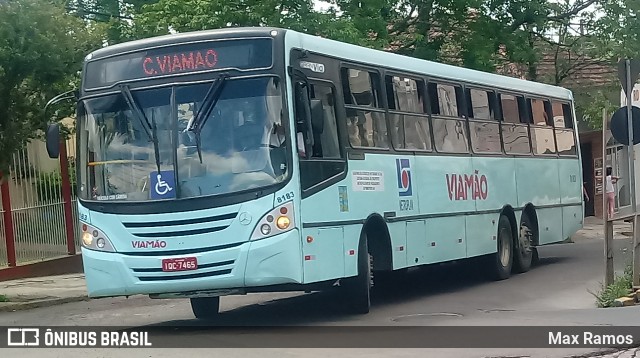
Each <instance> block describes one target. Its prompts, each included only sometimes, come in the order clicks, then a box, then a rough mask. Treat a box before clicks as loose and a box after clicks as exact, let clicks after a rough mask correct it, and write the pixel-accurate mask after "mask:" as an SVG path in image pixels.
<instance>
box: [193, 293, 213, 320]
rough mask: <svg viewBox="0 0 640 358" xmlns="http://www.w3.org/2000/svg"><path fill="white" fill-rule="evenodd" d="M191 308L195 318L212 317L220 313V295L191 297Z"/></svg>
mask: <svg viewBox="0 0 640 358" xmlns="http://www.w3.org/2000/svg"><path fill="white" fill-rule="evenodd" d="M191 310H192V311H193V314H194V315H195V316H196V318H197V319H202V320H211V319H214V318H216V317H218V315H219V314H220V297H197V298H192V299H191Z"/></svg>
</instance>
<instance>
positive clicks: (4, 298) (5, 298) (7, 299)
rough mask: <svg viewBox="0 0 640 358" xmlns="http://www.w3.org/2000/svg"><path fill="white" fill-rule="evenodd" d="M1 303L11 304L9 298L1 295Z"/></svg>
mask: <svg viewBox="0 0 640 358" xmlns="http://www.w3.org/2000/svg"><path fill="white" fill-rule="evenodd" d="M0 302H9V298H7V296H5V295H0Z"/></svg>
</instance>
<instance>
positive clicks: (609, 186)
mask: <svg viewBox="0 0 640 358" xmlns="http://www.w3.org/2000/svg"><path fill="white" fill-rule="evenodd" d="M612 174H613V169H612V168H611V167H607V176H606V177H605V193H606V194H607V208H608V211H609V218H613V215H614V210H615V205H614V200H615V199H616V194H615V189H614V187H613V184H615V183H616V182H617V181H618V180H619V179H620V178H619V177H617V176H614V175H612Z"/></svg>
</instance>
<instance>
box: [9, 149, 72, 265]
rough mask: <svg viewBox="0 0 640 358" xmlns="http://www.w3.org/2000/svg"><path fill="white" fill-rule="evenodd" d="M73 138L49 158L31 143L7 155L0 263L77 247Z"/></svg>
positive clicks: (15, 262) (48, 256)
mask: <svg viewBox="0 0 640 358" xmlns="http://www.w3.org/2000/svg"><path fill="white" fill-rule="evenodd" d="M74 152H75V146H74V141H73V140H70V141H68V142H66V143H61V145H60V158H59V159H50V158H49V157H48V156H47V153H46V150H45V145H44V143H42V142H39V141H34V142H31V143H29V145H28V146H27V148H25V149H24V150H23V151H20V152H18V153H16V154H14V155H13V158H12V163H11V164H12V165H11V170H10V173H9V174H8V175H3V177H4V180H2V184H1V185H0V198H1V203H2V205H0V213H1V214H2V215H1V217H0V267H2V266H16V265H20V264H24V263H31V262H37V261H42V260H46V259H51V258H56V257H60V256H65V255H74V254H75V253H76V252H78V251H79V232H78V230H79V229H78V221H77V209H76V205H75V204H76V199H75V193H74V190H73V187H74V184H73V183H75V167H74V164H75V162H74V155H73V153H74Z"/></svg>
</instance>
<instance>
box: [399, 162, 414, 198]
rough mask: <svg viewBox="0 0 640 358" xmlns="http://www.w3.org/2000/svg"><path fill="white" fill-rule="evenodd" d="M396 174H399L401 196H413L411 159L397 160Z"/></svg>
mask: <svg viewBox="0 0 640 358" xmlns="http://www.w3.org/2000/svg"><path fill="white" fill-rule="evenodd" d="M396 172H397V174H398V189H399V194H400V196H411V195H413V191H412V190H411V165H410V164H409V159H396Z"/></svg>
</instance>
